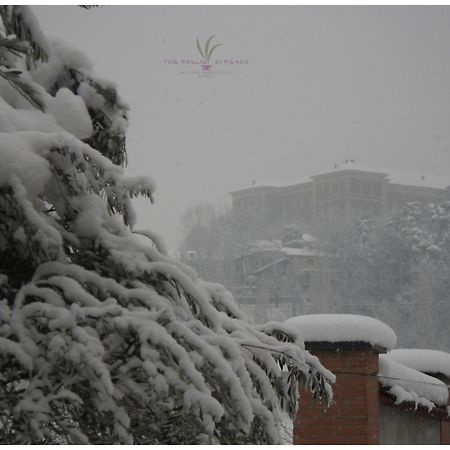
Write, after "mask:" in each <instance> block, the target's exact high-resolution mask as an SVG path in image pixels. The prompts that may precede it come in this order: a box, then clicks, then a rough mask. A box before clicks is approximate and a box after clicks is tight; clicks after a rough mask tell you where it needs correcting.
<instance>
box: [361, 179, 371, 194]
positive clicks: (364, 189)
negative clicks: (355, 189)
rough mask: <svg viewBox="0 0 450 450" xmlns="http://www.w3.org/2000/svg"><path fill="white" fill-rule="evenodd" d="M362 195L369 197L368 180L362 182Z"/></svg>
mask: <svg viewBox="0 0 450 450" xmlns="http://www.w3.org/2000/svg"><path fill="white" fill-rule="evenodd" d="M362 193H363V195H366V196H367V197H368V196H369V195H370V183H369V181H368V180H363V181H362Z"/></svg>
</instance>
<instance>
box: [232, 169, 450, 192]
mask: <svg viewBox="0 0 450 450" xmlns="http://www.w3.org/2000/svg"><path fill="white" fill-rule="evenodd" d="M344 170H356V171H360V172H370V173H377V174H381V175H385V176H386V178H387V179H388V180H389V181H390V182H391V183H394V184H402V185H406V186H419V187H428V188H435V189H446V188H447V187H448V186H450V175H448V176H446V175H439V174H435V173H429V172H422V171H411V170H401V169H387V168H383V167H373V166H365V165H362V164H357V163H355V162H346V163H342V164H336V165H335V166H333V167H332V168H330V169H326V170H323V171H320V172H318V173H316V174H314V175H313V176H312V177H302V178H298V179H296V180H291V181H287V182H280V181H273V180H254V181H253V182H252V183H251V185H249V186H245V187H242V188H241V189H236V190H235V191H234V192H237V191H240V190H245V189H250V188H253V187H262V186H266V187H287V186H294V185H296V184H302V183H308V182H311V179H312V178H315V177H318V176H321V175H327V174H332V173H336V172H341V171H344Z"/></svg>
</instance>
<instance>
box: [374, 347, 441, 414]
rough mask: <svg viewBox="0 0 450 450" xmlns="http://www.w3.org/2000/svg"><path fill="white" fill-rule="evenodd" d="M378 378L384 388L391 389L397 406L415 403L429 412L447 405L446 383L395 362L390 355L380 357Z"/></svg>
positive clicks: (390, 391)
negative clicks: (437, 406) (435, 407)
mask: <svg viewBox="0 0 450 450" xmlns="http://www.w3.org/2000/svg"><path fill="white" fill-rule="evenodd" d="M378 378H379V380H380V384H381V385H382V386H385V387H386V388H389V393H390V394H391V395H393V396H394V397H395V399H396V403H397V404H399V403H402V402H404V401H407V402H413V403H415V404H416V405H422V406H425V407H426V408H428V409H429V410H431V409H432V408H433V407H434V406H436V405H440V406H445V405H447V401H448V388H447V386H446V385H445V383H443V382H442V381H440V380H438V379H437V378H434V377H431V376H429V375H426V374H424V373H422V372H419V371H418V370H415V369H412V368H410V367H406V366H405V365H403V364H400V363H398V362H396V361H394V360H393V359H392V358H391V354H390V353H388V354H387V355H380V358H379V372H378Z"/></svg>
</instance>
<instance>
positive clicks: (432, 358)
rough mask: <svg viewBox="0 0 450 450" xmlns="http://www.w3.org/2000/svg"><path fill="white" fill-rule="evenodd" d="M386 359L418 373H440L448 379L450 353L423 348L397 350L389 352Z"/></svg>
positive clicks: (449, 373)
mask: <svg viewBox="0 0 450 450" xmlns="http://www.w3.org/2000/svg"><path fill="white" fill-rule="evenodd" d="M388 357H389V359H391V360H393V361H396V362H398V363H400V364H403V365H404V366H407V367H410V368H412V369H416V370H418V371H419V372H426V373H436V374H437V373H441V374H443V375H445V376H447V377H450V353H446V352H442V351H440V350H429V349H423V348H399V349H395V350H392V351H391V352H389V353H388Z"/></svg>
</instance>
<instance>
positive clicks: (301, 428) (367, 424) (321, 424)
mask: <svg viewBox="0 0 450 450" xmlns="http://www.w3.org/2000/svg"><path fill="white" fill-rule="evenodd" d="M311 353H313V354H314V355H316V356H318V357H319V359H320V362H321V363H322V364H323V365H324V366H325V367H326V368H327V369H329V370H331V371H332V372H334V373H335V375H336V383H334V384H333V386H332V387H333V393H334V396H333V405H332V406H331V407H329V408H327V409H324V405H323V404H320V403H319V402H318V401H315V400H313V398H312V396H311V394H310V393H309V392H307V391H304V390H301V391H300V399H299V411H298V414H297V417H296V420H295V422H294V444H311V445H314V444H331V445H333V444H378V435H379V430H378V426H379V425H378V421H379V418H378V416H379V394H378V379H377V377H376V376H367V374H371V375H376V374H377V373H378V352H377V351H374V350H373V349H371V348H368V346H365V348H364V347H363V346H355V347H354V348H353V349H350V350H340V351H336V350H335V349H332V350H330V351H328V350H327V351H323V350H318V351H314V350H311ZM341 372H344V373H345V372H351V374H344V373H341Z"/></svg>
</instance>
